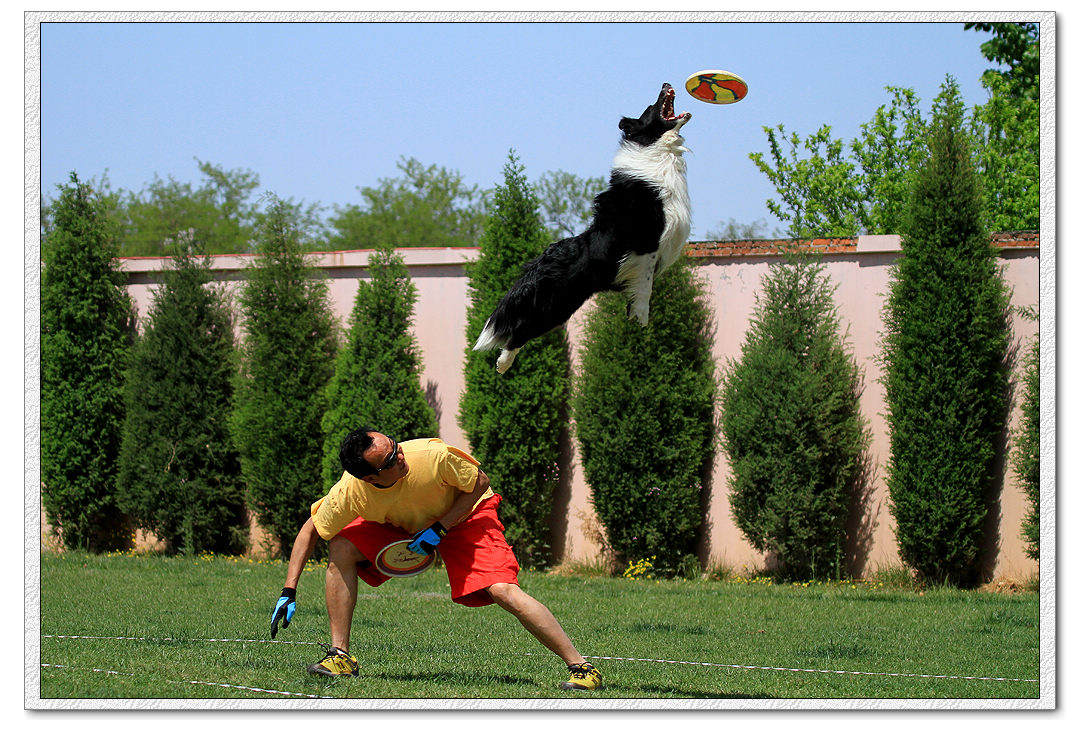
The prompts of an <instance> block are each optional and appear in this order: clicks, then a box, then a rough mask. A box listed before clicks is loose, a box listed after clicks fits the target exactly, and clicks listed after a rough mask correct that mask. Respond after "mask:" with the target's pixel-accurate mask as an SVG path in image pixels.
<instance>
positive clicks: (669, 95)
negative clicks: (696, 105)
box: [660, 84, 690, 122]
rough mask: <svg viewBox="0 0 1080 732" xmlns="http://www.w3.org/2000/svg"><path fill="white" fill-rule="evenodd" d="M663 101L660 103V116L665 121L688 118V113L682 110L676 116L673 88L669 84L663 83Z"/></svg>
mask: <svg viewBox="0 0 1080 732" xmlns="http://www.w3.org/2000/svg"><path fill="white" fill-rule="evenodd" d="M663 96H664V101H663V102H662V103H661V105H660V117H661V119H663V120H664V121H666V122H674V121H675V120H679V119H683V118H684V117H685V118H686V119H690V115H689V114H688V113H687V112H683V113H682V114H680V115H679V116H678V117H676V116H675V90H674V89H672V88H671V87H670V86H669V85H667V84H665V85H664V91H663Z"/></svg>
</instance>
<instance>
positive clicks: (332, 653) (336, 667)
mask: <svg viewBox="0 0 1080 732" xmlns="http://www.w3.org/2000/svg"><path fill="white" fill-rule="evenodd" d="M320 645H324V647H325V648H326V656H324V657H323V660H321V661H319V662H318V663H313V664H311V665H310V666H308V671H310V672H311V673H313V674H318V675H319V676H358V675H359V674H360V662H359V661H357V660H356V657H355V656H353V655H352V654H350V653H346V652H345V651H343V650H341V649H340V648H338V647H337V646H329V645H325V644H320Z"/></svg>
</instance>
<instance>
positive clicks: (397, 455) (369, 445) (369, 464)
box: [338, 427, 409, 486]
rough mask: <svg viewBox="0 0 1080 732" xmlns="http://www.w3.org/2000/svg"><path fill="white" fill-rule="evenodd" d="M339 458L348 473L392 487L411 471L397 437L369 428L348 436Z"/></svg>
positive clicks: (356, 430)
mask: <svg viewBox="0 0 1080 732" xmlns="http://www.w3.org/2000/svg"><path fill="white" fill-rule="evenodd" d="M338 457H339V458H340V459H341V467H342V468H344V469H345V471H346V472H347V473H349V475H352V476H353V477H355V478H360V479H361V480H366V481H367V482H369V483H374V484H375V485H381V486H391V485H393V484H394V483H396V482H397V481H399V480H401V479H402V478H403V477H405V475H406V474H407V473H408V472H409V464H408V463H407V462H405V455H404V453H403V452H402V450H401V447H400V446H399V445H398V443H397V440H395V439H393V438H392V437H388V436H387V435H384V434H383V433H381V432H376V431H375V430H373V429H371V428H369V427H361V428H359V429H355V430H353V431H352V432H350V433H349V434H347V435H345V439H344V440H342V441H341V450H340V451H339V452H338Z"/></svg>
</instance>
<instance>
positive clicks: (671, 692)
mask: <svg viewBox="0 0 1080 732" xmlns="http://www.w3.org/2000/svg"><path fill="white" fill-rule="evenodd" d="M360 678H361V679H363V678H369V679H384V680H386V681H399V682H402V683H406V684H408V683H410V682H411V683H421V682H425V683H426V682H437V683H444V684H457V685H460V686H462V687H466V688H468V687H477V686H481V685H484V686H489V685H492V684H500V685H503V686H516V687H518V688H519V689H520V690H522V691H524V690H526V689H540V688H544V689H548V688H549V687H548V685H547V684H544V685H540V684H537V683H536V681H534V680H533V679H527V678H523V677H520V676H511V675H509V674H500V675H497V676H482V677H481V676H477V675H475V674H463V673H412V674H393V673H382V674H361V677H360ZM312 680H313V681H315V682H316V683H317V684H318V685H319V686H321V687H323V688H326V687H328V686H335V685H336V684H337V683H338V682H341V681H344V682H346V683H348V681H349V680H348V679H317V678H314V677H313V679H312ZM357 680H359V679H357ZM557 683H558V680H557V679H554V678H553V679H552V681H551V688H554V687H555V685H556V684H557ZM603 691H606V692H615V693H618V694H620V695H623V694H625V695H627V696H628V697H630V698H645V697H660V698H666V697H678V698H683V699H773V698H775V697H773V696H772V695H769V694H757V695H752V694H718V693H705V692H702V691H699V690H690V689H683V688H680V687H678V686H662V685H653V684H645V685H636V684H635V685H623V684H619V683H605V684H604V688H603ZM566 694H567V698H568V699H586V698H589V697H591V696H593V695H592V694H590V693H587V692H571V691H568V692H566ZM409 696H410V697H411V696H412V695H409ZM418 698H435V699H439V698H443V697H441V696H432V697H425V696H424V695H423V694H421V695H420V696H419V697H418ZM447 698H449V697H447ZM475 698H478V699H482V698H487V697H486V696H483V695H481V696H477V697H475ZM524 698H533V697H531V696H529V695H527V694H526V695H524Z"/></svg>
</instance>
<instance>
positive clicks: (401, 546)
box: [375, 539, 435, 577]
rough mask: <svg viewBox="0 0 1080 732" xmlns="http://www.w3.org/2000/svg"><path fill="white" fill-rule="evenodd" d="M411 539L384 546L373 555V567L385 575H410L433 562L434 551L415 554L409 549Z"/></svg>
mask: <svg viewBox="0 0 1080 732" xmlns="http://www.w3.org/2000/svg"><path fill="white" fill-rule="evenodd" d="M411 543H412V539H402V540H400V541H394V542H391V543H389V544H387V545H386V546H384V547H383V548H382V549H381V550H380V551H379V553H378V554H376V555H375V569H377V570H379V571H380V572H382V573H383V574H385V575H386V576H387V577H412V576H413V575H417V574H420V573H421V572H424V571H426V570H428V569H431V565H433V564H435V552H431V553H430V554H417V553H416V552H411V551H409V548H408V547H409V544H411Z"/></svg>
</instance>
